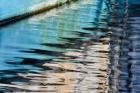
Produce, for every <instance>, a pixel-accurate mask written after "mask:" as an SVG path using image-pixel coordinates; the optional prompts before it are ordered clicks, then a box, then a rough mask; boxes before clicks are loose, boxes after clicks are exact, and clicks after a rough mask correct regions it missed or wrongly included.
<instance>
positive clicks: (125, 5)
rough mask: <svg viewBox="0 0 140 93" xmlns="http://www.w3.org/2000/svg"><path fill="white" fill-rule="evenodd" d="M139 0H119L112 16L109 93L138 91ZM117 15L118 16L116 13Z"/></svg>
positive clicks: (132, 92) (139, 79) (139, 86)
mask: <svg viewBox="0 0 140 93" xmlns="http://www.w3.org/2000/svg"><path fill="white" fill-rule="evenodd" d="M126 1H127V2H126ZM139 5H140V2H139V0H121V1H120V2H119V3H118V6H119V7H118V6H114V11H116V12H115V13H114V14H112V15H113V18H112V20H113V21H112V23H114V24H113V25H111V28H112V37H111V41H110V48H111V50H112V51H110V62H111V63H110V66H109V67H110V76H109V80H110V81H109V85H110V90H109V92H110V93H140V89H139V88H140V83H139V82H140V78H139V77H140V76H139V69H140V66H139V40H138V38H139V30H140V28H139V23H140V17H139V16H140V7H139ZM118 15H119V16H118Z"/></svg>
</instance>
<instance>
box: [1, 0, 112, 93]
mask: <svg viewBox="0 0 140 93" xmlns="http://www.w3.org/2000/svg"><path fill="white" fill-rule="evenodd" d="M83 2H84V3H83ZM62 8H63V9H62V11H59V12H57V13H56V12H54V11H56V10H53V11H52V12H51V11H50V12H49V13H52V14H51V15H49V16H48V13H47V14H46V13H44V14H40V15H37V16H34V17H32V18H30V19H26V20H23V21H20V22H17V23H14V24H13V25H9V26H6V27H2V28H1V29H0V30H1V31H0V56H1V57H0V62H1V65H0V82H1V83H0V91H2V92H13V93H16V92H23V93H25V92H33V93H34V92H39V93H40V92H41V93H105V92H107V91H108V64H109V59H108V53H109V49H108V48H109V33H110V32H109V30H108V23H107V21H108V18H109V15H108V8H107V5H106V0H83V1H79V2H77V3H75V4H72V5H70V6H65V7H62ZM59 10H61V9H59Z"/></svg>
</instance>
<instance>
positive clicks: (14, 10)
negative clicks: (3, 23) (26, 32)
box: [0, 0, 48, 19]
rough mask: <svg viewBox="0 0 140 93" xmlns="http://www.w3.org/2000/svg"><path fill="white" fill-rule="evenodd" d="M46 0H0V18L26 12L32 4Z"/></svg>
mask: <svg viewBox="0 0 140 93" xmlns="http://www.w3.org/2000/svg"><path fill="white" fill-rule="evenodd" d="M44 1H48V0H10V1H9V0H0V19H4V18H8V17H9V16H13V15H18V14H21V13H24V12H27V11H28V10H29V8H30V7H31V6H32V5H35V4H39V3H41V2H44Z"/></svg>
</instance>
